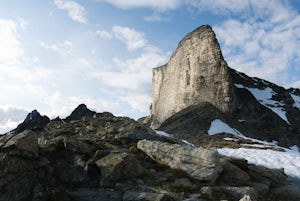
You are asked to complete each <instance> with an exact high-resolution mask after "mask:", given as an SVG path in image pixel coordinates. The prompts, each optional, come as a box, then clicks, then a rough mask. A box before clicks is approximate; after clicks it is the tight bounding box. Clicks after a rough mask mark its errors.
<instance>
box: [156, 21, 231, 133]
mask: <svg viewBox="0 0 300 201" xmlns="http://www.w3.org/2000/svg"><path fill="white" fill-rule="evenodd" d="M152 89H153V103H152V110H151V114H152V118H153V123H152V127H153V128H158V127H159V126H160V124H161V123H163V122H164V121H165V120H166V119H167V118H169V117H171V116H172V115H173V114H175V113H176V112H179V111H180V110H182V109H184V108H186V107H188V106H191V105H195V104H198V103H201V102H210V103H211V104H213V105H214V106H216V107H217V108H218V109H219V110H220V111H222V112H226V113H227V112H231V111H233V109H234V105H235V103H234V92H233V84H232V82H231V78H230V72H229V69H228V66H227V63H226V62H225V60H224V59H223V56H222V52H221V49H220V46H219V44H218V41H217V39H216V36H215V33H214V32H213V30H212V28H211V27H210V26H207V25H205V26H201V27H199V28H198V29H196V30H194V31H193V32H191V33H190V34H188V35H187V36H186V37H185V38H184V39H183V40H182V41H181V42H180V43H179V45H178V48H177V49H176V51H175V52H174V53H173V55H172V56H171V58H170V60H169V62H168V63H167V64H166V65H164V66H161V67H158V68H154V69H153V81H152Z"/></svg>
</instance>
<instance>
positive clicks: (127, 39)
mask: <svg viewBox="0 0 300 201" xmlns="http://www.w3.org/2000/svg"><path fill="white" fill-rule="evenodd" d="M112 32H113V34H114V36H115V37H116V38H117V39H119V40H120V41H122V42H123V43H125V44H126V46H127V49H128V50H129V51H134V50H137V49H139V48H142V47H145V45H146V44H147V41H146V39H145V38H144V34H143V33H142V32H138V31H136V30H135V29H132V28H129V27H123V26H113V28H112Z"/></svg>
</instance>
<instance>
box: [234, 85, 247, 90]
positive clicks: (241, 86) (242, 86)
mask: <svg viewBox="0 0 300 201" xmlns="http://www.w3.org/2000/svg"><path fill="white" fill-rule="evenodd" d="M234 85H235V86H236V87H237V88H240V89H242V88H245V86H244V85H242V84H234Z"/></svg>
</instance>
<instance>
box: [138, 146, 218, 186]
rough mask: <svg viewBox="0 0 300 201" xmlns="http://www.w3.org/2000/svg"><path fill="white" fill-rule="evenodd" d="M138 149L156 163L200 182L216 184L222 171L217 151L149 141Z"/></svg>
mask: <svg viewBox="0 0 300 201" xmlns="http://www.w3.org/2000/svg"><path fill="white" fill-rule="evenodd" d="M137 147H138V149H140V150H142V151H143V152H145V153H146V154H147V155H148V156H149V157H150V158H152V159H153V160H154V161H156V162H158V163H160V164H163V165H167V166H169V167H170V168H172V169H176V170H183V171H184V172H186V173H187V174H188V175H189V176H190V177H192V178H194V179H197V180H200V181H206V182H214V181H215V180H216V178H217V177H218V175H219V173H220V171H221V170H222V167H221V165H220V164H219V157H218V153H217V151H216V150H209V149H203V148H194V147H191V146H187V145H179V144H170V143H164V142H159V141H149V140H141V141H139V142H138V143H137Z"/></svg>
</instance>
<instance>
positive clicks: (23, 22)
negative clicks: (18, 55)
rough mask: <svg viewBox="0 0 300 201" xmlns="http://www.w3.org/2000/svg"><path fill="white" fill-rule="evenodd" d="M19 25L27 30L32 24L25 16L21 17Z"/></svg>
mask: <svg viewBox="0 0 300 201" xmlns="http://www.w3.org/2000/svg"><path fill="white" fill-rule="evenodd" d="M19 25H20V27H21V28H22V29H24V30H26V29H27V28H28V27H29V26H30V23H29V21H27V20H25V19H23V18H19Z"/></svg>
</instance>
